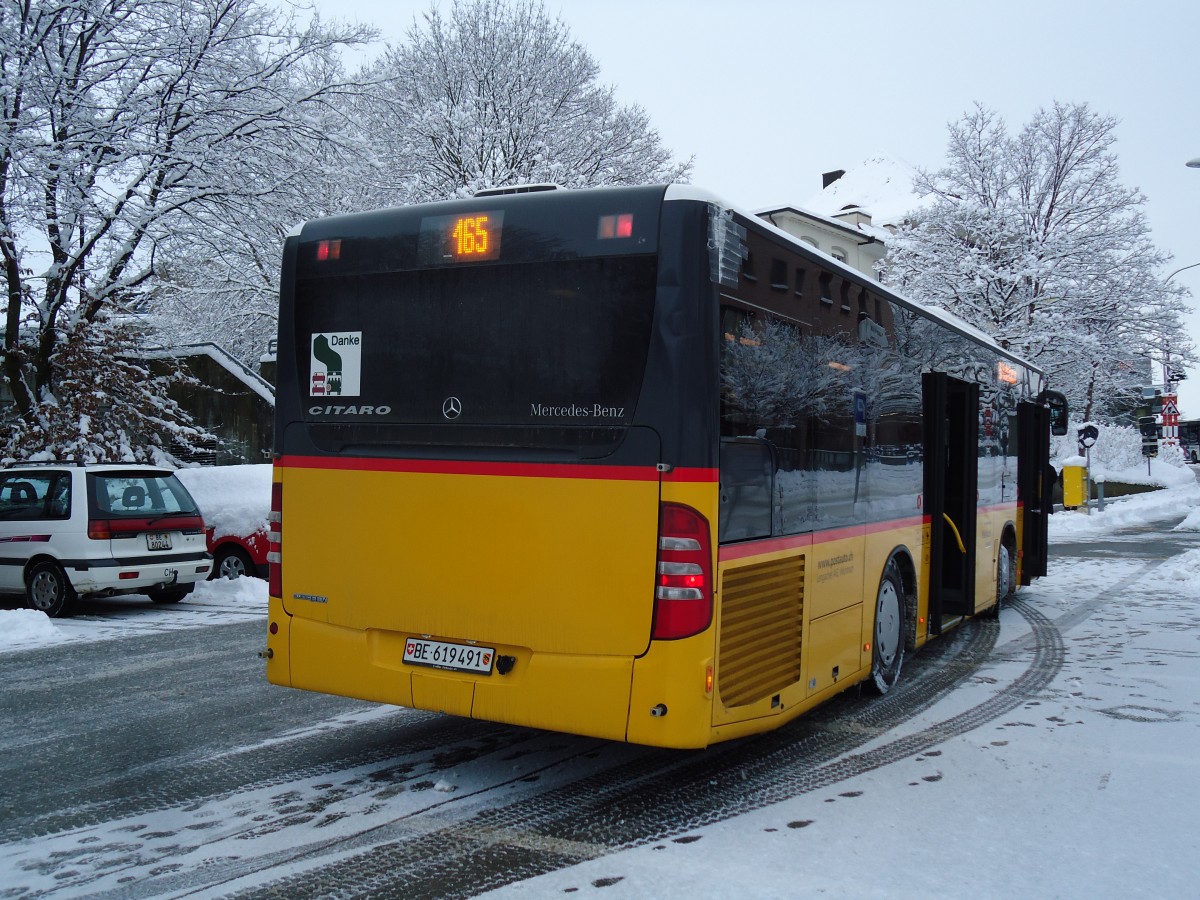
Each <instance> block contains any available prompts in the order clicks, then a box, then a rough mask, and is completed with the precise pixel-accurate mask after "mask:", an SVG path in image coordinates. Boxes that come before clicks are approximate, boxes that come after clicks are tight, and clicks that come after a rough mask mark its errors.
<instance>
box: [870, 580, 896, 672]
mask: <svg viewBox="0 0 1200 900" xmlns="http://www.w3.org/2000/svg"><path fill="white" fill-rule="evenodd" d="M903 662H904V585H903V584H902V582H901V581H900V573H899V571H897V569H896V564H895V563H894V562H889V563H888V564H887V567H886V568H885V569H884V570H883V576H882V577H881V578H880V579H879V592H878V593H877V594H876V597H875V639H874V641H873V642H872V644H871V679H870V683H871V686H872V687H874V689H875V690H876V691H877V692H878V693H880V694H886V693H887V692H888V691H890V690H891V689H892V687H893V686H894V685H895V684H896V682H897V681H898V680H899V678H900V666H901V664H902V663H903Z"/></svg>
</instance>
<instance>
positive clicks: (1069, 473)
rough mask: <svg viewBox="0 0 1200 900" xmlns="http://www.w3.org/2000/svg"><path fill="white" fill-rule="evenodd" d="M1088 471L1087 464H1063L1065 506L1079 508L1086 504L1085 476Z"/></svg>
mask: <svg viewBox="0 0 1200 900" xmlns="http://www.w3.org/2000/svg"><path fill="white" fill-rule="evenodd" d="M1086 471H1087V467H1086V466H1063V470H1062V487H1063V506H1064V507H1065V508H1066V509H1078V508H1079V507H1081V506H1083V505H1084V502H1085V498H1084V496H1083V483H1084V478H1083V476H1084V473H1085V472H1086Z"/></svg>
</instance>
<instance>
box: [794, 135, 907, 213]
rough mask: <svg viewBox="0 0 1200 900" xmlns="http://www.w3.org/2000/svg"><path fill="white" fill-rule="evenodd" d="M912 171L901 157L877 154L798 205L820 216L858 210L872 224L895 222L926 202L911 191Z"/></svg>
mask: <svg viewBox="0 0 1200 900" xmlns="http://www.w3.org/2000/svg"><path fill="white" fill-rule="evenodd" d="M916 174H917V170H916V169H915V168H913V167H912V166H911V165H909V164H908V163H906V162H904V161H903V160H900V159H897V158H896V157H894V156H891V155H889V154H887V153H877V154H875V155H874V156H871V157H869V158H867V159H865V160H863V161H862V162H861V163H859V164H858V165H856V166H853V167H852V168H848V169H846V171H845V173H844V174H843V175H842V176H841V177H840V178H838V179H837V180H836V181H834V182H832V183H831V184H829V185H828V186H827V187H825V188H823V189H822V190H820V191H818V192H817V193H815V194H813V195H812V196H810V197H808V198H807V199H806V200H804V202H802V203H800V204H799V206H800V208H801V209H806V210H810V211H812V212H814V213H818V214H820V215H824V216H836V215H837V214H838V213H843V212H846V211H848V210H849V209H860V210H861V211H863V212H865V213H867V214H869V215H870V216H871V224H872V225H874V226H879V227H882V226H886V225H899V224H900V223H901V222H902V221H904V218H905V216H906V215H907V214H908V213H910V212H911V211H912V210H914V209H919V208H920V207H921V206H923V205H924V204H926V203H928V202H929V200H928V199H926V198H922V197H919V196H918V195H917V194H916V193H914V192H913V180H914V178H915V177H916Z"/></svg>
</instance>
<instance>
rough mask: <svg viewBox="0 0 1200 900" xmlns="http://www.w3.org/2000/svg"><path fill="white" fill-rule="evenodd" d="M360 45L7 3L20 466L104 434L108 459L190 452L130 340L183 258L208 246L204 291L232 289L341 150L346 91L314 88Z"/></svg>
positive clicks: (162, 2)
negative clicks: (276, 212)
mask: <svg viewBox="0 0 1200 900" xmlns="http://www.w3.org/2000/svg"><path fill="white" fill-rule="evenodd" d="M363 34H364V32H362V31H361V30H358V29H354V30H351V29H339V28H327V27H324V26H323V25H322V24H321V23H320V22H319V20H315V19H314V20H313V21H312V22H310V23H308V24H305V25H300V24H298V22H297V20H296V19H295V18H294V16H293V15H292V14H290V13H285V12H281V11H280V10H278V9H277V8H275V7H272V6H268V5H266V4H264V3H261V2H259V0H58V2H52V0H0V104H2V107H3V121H2V122H0V253H2V262H3V266H4V277H5V288H6V301H7V309H6V315H5V330H4V345H3V373H4V378H5V383H6V385H7V386H8V388H9V390H10V391H11V393H12V397H13V405H12V408H11V411H10V415H9V416H8V417H7V419H8V421H7V422H6V424H7V425H8V430H7V440H6V445H7V448H8V449H9V450H10V451H15V450H18V449H24V450H27V449H29V447H30V444H31V442H33V443H37V442H38V441H40V440H43V439H44V440H45V441H46V442H47V445H50V443H51V442H52V441H53V442H57V444H56V446H57V447H60V448H61V447H65V446H66V444H64V443H63V441H65V440H66V438H65V436H67V435H75V436H81V435H88V436H90V437H89V438H88V439H87V440H86V441H85V444H86V446H87V447H89V448H91V449H90V451H89V452H90V453H92V454H93V455H97V456H98V455H108V456H111V457H114V458H130V457H131V456H133V457H140V458H147V457H150V456H153V455H154V452H155V451H154V449H153V448H154V447H161V446H164V445H165V444H166V443H167V442H169V441H180V442H182V443H183V444H184V445H185V446H186V445H187V444H188V443H189V442H190V440H191V438H192V437H193V436H194V432H193V431H192V430H190V429H189V426H188V424H187V417H186V416H185V415H184V414H183V413H182V412H181V411H180V410H179V409H178V408H177V407H174V406H172V405H171V404H169V403H168V402H166V401H165V400H163V399H162V397H163V396H164V393H163V390H162V385H161V384H160V383H159V382H158V381H156V380H154V379H150V378H148V377H145V376H144V375H143V374H140V370H139V369H138V368H137V367H136V365H133V366H132V368H131V367H130V366H131V364H127V363H128V361H129V360H131V359H132V358H134V357H135V356H136V350H137V346H136V345H137V342H138V332H137V329H131V328H130V327H129V322H130V321H131V320H132V319H134V318H135V317H134V315H133V314H134V313H135V312H136V311H137V310H139V309H140V308H141V307H142V306H143V305H144V303H145V301H146V298H147V296H148V293H149V291H150V289H151V288H152V287H153V286H154V285H155V283H156V279H157V278H159V277H160V276H163V275H170V274H171V273H170V270H169V269H166V268H164V265H163V263H164V256H165V253H166V251H167V250H168V249H172V248H178V247H179V246H181V245H182V246H186V245H188V244H189V242H190V241H192V240H193V239H194V240H195V245H194V246H192V247H191V248H190V249H192V250H194V251H195V252H196V253H198V254H199V255H200V256H201V258H204V257H207V259H208V262H209V266H210V270H209V272H210V277H209V279H208V282H209V283H217V282H219V281H222V280H224V279H227V278H228V272H229V267H223V265H222V262H223V260H224V257H225V254H228V255H229V256H230V257H233V256H234V255H235V253H234V251H233V250H231V247H235V246H236V244H234V243H232V241H235V240H236V237H237V235H238V233H239V227H240V226H242V225H245V224H246V223H247V222H248V221H251V220H252V219H255V218H258V219H259V220H261V217H263V216H266V217H267V218H270V217H271V215H272V209H271V205H270V201H271V199H272V198H274V197H276V196H279V195H280V194H281V193H284V192H286V190H287V188H288V187H289V185H290V184H291V183H292V182H293V181H294V180H295V179H296V178H298V177H300V176H301V175H302V174H303V166H302V162H301V160H303V159H304V158H305V156H306V153H307V151H308V150H309V148H310V147H311V145H312V143H313V142H320V141H321V140H323V139H324V137H325V134H324V129H323V122H322V119H321V117H320V116H319V115H317V112H318V111H319V110H321V109H322V108H323V105H324V104H325V103H326V102H327V101H328V99H329V97H330V96H331V94H332V93H333V92H334V91H336V90H337V88H336V87H334V86H331V85H330V84H329V83H328V82H318V81H315V80H314V79H313V78H312V77H311V75H312V73H313V71H316V70H318V68H319V63H320V61H321V60H322V59H328V58H330V57H331V55H332V54H334V53H335V52H336V50H337V48H338V47H339V46H341V45H342V44H344V43H345V42H347V41H350V40H357V39H359V38H360V37H362V36H363ZM235 225H236V226H238V227H235ZM221 233H225V234H226V235H227V236H229V237H230V238H231V242H230V243H226V242H221V241H220V240H215V239H214V235H217V234H221ZM261 267H262V269H263V270H264V271H265V270H266V269H267V268H268V267H267V264H266V262H265V261H264V262H262V264H261ZM231 305H233V304H232V303H231ZM121 372H124V374H125V376H126V378H127V379H132V381H133V383H132V384H126V383H125V382H124V381H122V380H121V379H120V378H118V380H117V381H113V378H114V377H116V376H117V375H118V374H119V373H121ZM87 385H92V386H95V387H96V391H93V393H98V392H100V391H103V393H104V396H103V397H100V396H95V397H93V398H92V399H93V400H94V401H96V402H95V404H94V405H95V406H96V407H97V408H98V409H100V410H102V411H103V419H104V428H98V427H96V425H97V423H96V419H95V417H94V415H93V414H92V412H89V410H90V409H92V405H89V404H91V401H89V402H88V403H82V402H81V400H80V391H82V390H83V387H84V386H87ZM102 385H108V387H107V388H101V386H102ZM81 440H82V438H81ZM67 443H70V442H69V441H68V442H67ZM72 446H75V445H74V444H72ZM51 449H53V446H52V447H51Z"/></svg>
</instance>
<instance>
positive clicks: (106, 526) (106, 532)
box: [88, 507, 261, 541]
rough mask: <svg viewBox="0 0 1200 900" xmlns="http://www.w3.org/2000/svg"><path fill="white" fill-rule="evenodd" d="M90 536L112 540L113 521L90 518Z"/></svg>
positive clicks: (99, 539)
mask: <svg viewBox="0 0 1200 900" xmlns="http://www.w3.org/2000/svg"><path fill="white" fill-rule="evenodd" d="M260 508H261V507H260ZM88 537H90V538H91V539H92V540H93V541H111V540H112V522H110V521H109V520H108V519H89V520H88Z"/></svg>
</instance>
